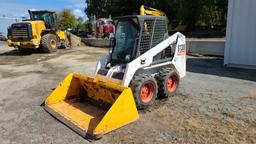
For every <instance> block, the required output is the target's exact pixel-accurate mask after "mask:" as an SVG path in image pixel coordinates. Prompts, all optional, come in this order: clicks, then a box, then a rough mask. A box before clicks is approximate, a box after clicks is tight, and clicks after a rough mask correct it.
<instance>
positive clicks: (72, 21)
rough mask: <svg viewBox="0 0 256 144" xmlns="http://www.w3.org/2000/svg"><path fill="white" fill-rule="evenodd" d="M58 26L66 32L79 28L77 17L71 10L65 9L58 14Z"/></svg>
mask: <svg viewBox="0 0 256 144" xmlns="http://www.w3.org/2000/svg"><path fill="white" fill-rule="evenodd" d="M58 25H59V27H60V29H62V30H66V29H68V28H71V29H74V28H76V27H77V20H76V17H75V15H74V14H73V13H72V12H71V10H69V9H63V10H62V11H60V12H59V13H58Z"/></svg>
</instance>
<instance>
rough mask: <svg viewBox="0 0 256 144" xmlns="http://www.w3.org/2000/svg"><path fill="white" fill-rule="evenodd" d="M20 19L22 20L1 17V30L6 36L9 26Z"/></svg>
mask: <svg viewBox="0 0 256 144" xmlns="http://www.w3.org/2000/svg"><path fill="white" fill-rule="evenodd" d="M19 21H21V19H15V18H5V17H0V32H2V33H3V34H4V35H5V36H7V28H8V27H9V26H10V25H11V24H12V23H15V22H19Z"/></svg>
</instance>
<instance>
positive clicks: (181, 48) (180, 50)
mask: <svg viewBox="0 0 256 144" xmlns="http://www.w3.org/2000/svg"><path fill="white" fill-rule="evenodd" d="M177 54H178V56H180V55H186V45H185V44H182V45H178V53H177Z"/></svg>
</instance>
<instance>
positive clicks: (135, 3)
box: [85, 0, 228, 30]
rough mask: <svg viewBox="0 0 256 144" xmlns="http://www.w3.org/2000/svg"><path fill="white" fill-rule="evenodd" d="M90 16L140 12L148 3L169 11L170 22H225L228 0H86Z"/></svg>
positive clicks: (223, 23) (198, 24) (197, 23)
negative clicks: (142, 6) (141, 7)
mask: <svg viewBox="0 0 256 144" xmlns="http://www.w3.org/2000/svg"><path fill="white" fill-rule="evenodd" d="M86 3H87V8H86V9H85V12H86V14H87V16H88V17H91V16H96V18H100V17H109V16H110V15H111V16H112V17H116V16H124V15H133V14H139V8H140V6H141V5H142V4H143V5H146V6H149V7H153V8H156V9H159V10H161V11H163V12H164V13H166V15H167V17H168V19H169V22H172V21H178V22H181V23H184V24H186V25H188V27H189V29H190V30H193V29H195V28H196V26H205V25H206V26H207V25H209V26H213V25H225V24H226V15H227V3H228V0H151V1H147V0H86Z"/></svg>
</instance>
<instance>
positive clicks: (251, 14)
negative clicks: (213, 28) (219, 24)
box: [224, 0, 256, 68]
mask: <svg viewBox="0 0 256 144" xmlns="http://www.w3.org/2000/svg"><path fill="white" fill-rule="evenodd" d="M255 8H256V0H229V8H228V9H229V11H228V24H227V40H226V47H225V59H224V64H227V65H230V66H240V67H248V68H253V67H255V68H256V9H255Z"/></svg>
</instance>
